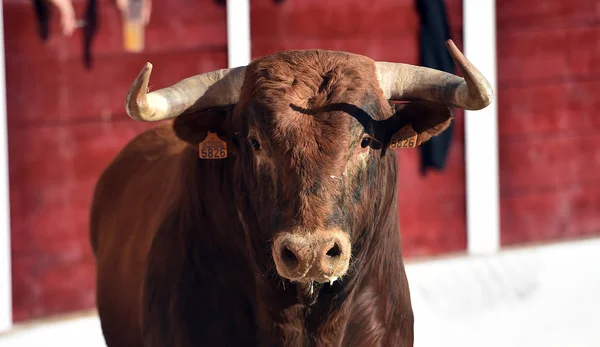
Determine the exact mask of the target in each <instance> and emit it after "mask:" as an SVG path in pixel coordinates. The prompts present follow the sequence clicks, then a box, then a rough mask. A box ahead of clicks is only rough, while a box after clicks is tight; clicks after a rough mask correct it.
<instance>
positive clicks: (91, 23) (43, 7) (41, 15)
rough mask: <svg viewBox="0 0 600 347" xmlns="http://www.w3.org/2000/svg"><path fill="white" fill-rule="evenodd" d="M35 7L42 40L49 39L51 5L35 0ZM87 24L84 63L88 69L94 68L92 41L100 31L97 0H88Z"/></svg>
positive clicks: (86, 10) (85, 17) (84, 29)
mask: <svg viewBox="0 0 600 347" xmlns="http://www.w3.org/2000/svg"><path fill="white" fill-rule="evenodd" d="M33 9H34V14H35V19H36V22H37V27H38V34H39V35H40V38H41V39H42V41H47V40H48V37H49V36H50V28H49V22H50V17H51V10H50V5H49V3H48V2H47V1H45V0H33ZM84 20H85V26H84V27H83V29H82V30H83V45H82V46H83V47H82V48H83V54H82V60H83V65H84V66H85V68H86V69H88V70H90V69H91V68H92V62H93V59H92V43H93V41H94V38H95V37H96V34H97V33H98V22H99V21H98V4H97V1H96V0H87V6H86V9H85V16H84Z"/></svg>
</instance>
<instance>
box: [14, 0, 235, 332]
mask: <svg viewBox="0 0 600 347" xmlns="http://www.w3.org/2000/svg"><path fill="white" fill-rule="evenodd" d="M99 3H100V9H101V13H100V18H101V23H100V29H99V34H98V37H97V39H96V41H95V44H94V52H93V53H94V57H95V64H94V68H93V70H92V71H86V70H85V69H84V67H83V65H82V63H81V60H80V59H81V58H80V57H81V37H80V36H79V35H80V32H77V33H76V34H75V35H74V36H73V37H71V38H64V37H62V36H60V35H59V34H58V17H57V16H56V15H54V16H53V22H52V28H53V35H52V37H51V39H50V40H49V41H48V42H47V43H42V42H41V40H40V39H39V38H38V36H37V34H36V27H35V22H34V14H33V8H32V3H31V2H30V1H23V0H7V1H4V2H3V11H4V23H5V33H6V34H5V41H6V48H5V49H6V78H7V110H8V125H9V157H10V158H9V159H10V163H9V164H10V165H9V169H10V183H11V186H10V201H11V232H12V234H11V236H12V240H11V241H12V257H13V258H12V269H13V311H14V318H15V320H16V321H23V320H28V319H32V318H39V317H44V316H47V315H53V314H58V313H65V312H70V311H74V310H80V309H85V308H90V307H93V305H94V304H95V300H94V299H95V298H94V284H95V283H94V262H93V257H92V254H91V249H90V246H89V240H88V215H89V207H90V203H91V195H92V190H93V187H94V185H95V183H96V181H97V179H98V176H99V175H100V173H101V172H102V170H103V169H104V168H105V167H106V165H107V164H108V163H109V161H110V160H111V159H112V158H113V157H114V155H115V154H116V153H117V152H118V151H119V150H120V149H121V148H122V147H123V146H124V145H125V143H126V142H127V141H129V140H130V139H131V138H133V137H134V136H135V135H136V134H138V133H139V132H141V131H142V130H143V129H144V128H147V127H149V126H151V124H145V123H140V122H135V121H133V120H130V119H129V118H128V117H127V115H126V114H125V113H124V107H123V103H124V98H125V93H126V91H127V88H128V87H129V85H130V83H131V81H132V80H133V78H135V76H136V75H137V73H138V72H139V71H140V69H141V68H142V66H143V64H144V63H145V62H146V61H150V62H152V63H153V64H154V71H153V76H152V80H151V87H152V88H160V87H163V86H166V85H168V84H171V83H173V82H175V81H177V80H179V79H181V78H183V77H187V76H190V75H193V74H196V73H200V72H205V71H209V70H214V69H218V68H222V67H225V66H226V64H227V56H226V52H227V49H226V31H225V9H224V8H223V7H219V6H217V5H215V4H214V2H212V1H206V2H190V1H187V0H173V1H171V0H169V1H168V2H155V3H154V4H153V7H154V9H153V14H152V20H151V23H150V25H149V26H148V27H147V30H146V48H147V49H146V51H145V52H144V53H140V54H127V53H125V52H123V48H122V41H121V40H122V37H121V35H122V34H121V24H120V19H119V14H118V13H117V12H116V10H115V9H114V8H112V7H111V6H112V5H110V1H108V0H102V1H100V2H99ZM83 4H84V1H82V0H77V1H76V3H75V5H76V6H75V7H76V12H77V14H78V15H79V17H81V15H82V13H83V12H82V9H83ZM54 14H56V13H54Z"/></svg>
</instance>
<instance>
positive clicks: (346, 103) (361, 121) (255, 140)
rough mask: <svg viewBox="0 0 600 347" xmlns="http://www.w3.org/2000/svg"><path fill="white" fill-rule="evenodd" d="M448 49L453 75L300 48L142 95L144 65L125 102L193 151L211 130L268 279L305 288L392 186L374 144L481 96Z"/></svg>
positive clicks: (431, 127) (422, 131) (477, 104)
mask: <svg viewBox="0 0 600 347" xmlns="http://www.w3.org/2000/svg"><path fill="white" fill-rule="evenodd" d="M448 47H449V50H450V53H451V55H452V56H453V58H454V60H455V62H456V63H457V65H458V66H459V67H460V69H461V71H462V74H463V76H464V79H463V78H460V77H458V76H455V75H452V74H448V73H445V72H441V71H437V70H432V69H428V68H423V67H418V66H412V65H406V64H399V63H385V62H375V61H373V60H371V59H369V58H367V57H364V56H359V55H354V54H349V53H342V52H327V51H300V52H284V53H280V54H276V55H272V56H269V57H265V58H262V59H259V60H256V61H254V62H252V63H251V64H249V65H248V66H245V67H238V68H234V69H223V70H218V71H213V72H208V73H204V74H201V75H197V76H193V77H190V78H188V79H184V80H182V81H180V82H178V83H177V84H175V85H173V86H171V87H168V88H164V89H161V90H157V91H154V92H152V93H147V89H148V81H149V77H150V71H151V69H152V66H151V65H150V64H147V65H146V66H145V67H144V68H143V70H142V71H141V73H140V74H139V75H138V77H137V79H136V80H135V81H134V83H133V85H132V86H131V88H130V90H129V94H128V96H127V101H126V109H127V112H128V114H129V115H130V117H132V118H134V119H137V120H143V121H159V120H164V119H170V118H176V120H175V122H174V129H175V132H176V133H177V135H178V136H179V137H180V138H181V139H182V140H184V141H186V142H188V143H190V144H191V145H192V146H193V147H194V148H198V144H199V143H200V142H201V141H202V140H203V139H204V138H205V137H206V136H207V132H208V131H211V132H216V133H217V134H218V136H219V137H220V138H221V139H222V140H224V141H225V142H226V143H227V144H228V146H227V148H228V152H229V153H228V154H229V156H228V157H229V159H227V160H233V161H234V162H233V163H232V165H233V167H234V171H233V172H234V179H235V180H237V183H238V187H240V188H239V189H240V190H241V192H242V193H243V194H241V195H242V196H241V197H240V202H239V203H238V205H239V209H240V210H244V211H245V212H244V211H242V213H241V216H242V217H241V218H242V219H244V218H245V217H244V215H245V216H246V218H250V217H249V216H251V218H253V219H254V220H255V221H256V225H257V229H258V230H252V231H251V233H253V236H252V237H255V238H257V239H259V240H258V241H257V240H251V242H252V243H253V244H254V249H255V250H258V251H260V250H261V248H262V249H264V245H265V244H268V245H269V246H270V249H269V253H270V254H271V255H272V259H273V260H274V264H275V267H276V269H277V273H278V274H279V276H281V277H283V278H286V279H289V280H291V281H293V282H296V283H300V284H305V286H304V287H305V289H306V290H308V291H310V290H312V283H313V282H317V283H324V282H333V281H335V280H336V279H338V278H340V277H342V276H344V275H345V274H346V273H347V271H348V268H349V264H350V259H351V256H352V253H353V248H356V247H354V246H355V245H353V243H356V242H357V239H359V238H361V233H362V232H363V230H364V229H365V228H367V227H368V225H365V223H368V222H366V221H367V220H368V219H369V218H367V217H366V216H371V217H370V218H371V219H372V218H373V215H374V214H375V210H376V209H377V208H380V207H381V203H382V202H381V201H380V200H379V196H380V195H381V193H380V192H378V190H382V189H394V187H393V185H394V184H395V176H394V177H392V178H390V176H391V175H392V174H395V170H394V168H395V167H393V168H390V165H389V162H390V161H393V157H390V156H386V151H389V148H394V147H397V146H398V144H401V143H405V144H407V145H408V146H409V147H412V146H416V145H419V144H420V143H422V142H424V141H427V140H428V139H429V138H431V136H435V135H437V134H438V133H440V132H441V131H443V130H444V129H446V127H447V126H448V125H449V123H450V121H451V119H452V112H451V110H450V107H458V108H462V109H469V110H477V109H481V108H484V107H486V106H487V105H488V104H489V103H490V101H491V99H492V90H491V87H490V86H489V84H488V82H487V81H486V79H485V78H484V77H483V76H482V75H481V73H480V72H479V71H478V70H477V69H476V68H475V67H474V66H473V65H472V64H471V63H470V62H469V61H468V60H467V59H466V58H465V57H464V56H463V55H462V53H461V52H460V51H459V50H458V49H457V48H456V46H454V44H453V43H452V41H449V42H448ZM391 101H408V102H407V103H402V104H395V103H392V102H391ZM386 162H387V163H388V164H387V166H386V165H385V163H386ZM390 179H393V180H394V181H391V182H390V181H389V180H390ZM386 180H387V181H386ZM390 185H392V187H391V188H390ZM387 202H388V203H389V202H390V201H387ZM384 203H385V202H384ZM378 206H379V207H378Z"/></svg>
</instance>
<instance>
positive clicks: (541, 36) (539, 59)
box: [497, 22, 600, 87]
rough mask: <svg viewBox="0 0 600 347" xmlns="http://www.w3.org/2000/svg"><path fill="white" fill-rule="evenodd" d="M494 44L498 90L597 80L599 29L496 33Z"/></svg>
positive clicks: (599, 58)
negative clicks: (575, 80) (530, 85)
mask: <svg viewBox="0 0 600 347" xmlns="http://www.w3.org/2000/svg"><path fill="white" fill-rule="evenodd" d="M599 23H600V22H599ZM497 42H498V48H497V49H498V71H499V72H502V73H499V74H498V77H499V84H500V86H501V87H503V86H511V85H524V84H525V83H534V82H535V83H539V84H544V83H553V82H560V81H572V80H573V79H576V78H577V79H587V80H589V79H592V78H593V79H598V78H600V25H594V26H581V27H572V28H571V27H568V28H565V27H554V28H548V29H544V30H523V31H508V30H499V32H498V40H497Z"/></svg>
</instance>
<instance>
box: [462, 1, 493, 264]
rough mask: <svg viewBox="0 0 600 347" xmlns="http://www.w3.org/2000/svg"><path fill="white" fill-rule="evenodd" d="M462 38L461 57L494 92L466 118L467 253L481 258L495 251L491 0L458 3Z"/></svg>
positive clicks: (467, 114) (466, 115) (466, 113)
mask: <svg viewBox="0 0 600 347" xmlns="http://www.w3.org/2000/svg"><path fill="white" fill-rule="evenodd" d="M463 38H464V50H465V55H466V57H467V58H468V59H469V60H470V61H471V62H473V64H475V66H477V68H478V69H479V70H480V71H481V72H482V73H483V75H484V76H485V77H486V78H487V79H488V81H489V82H490V84H491V85H492V88H493V89H494V92H495V96H494V101H493V102H492V103H491V104H490V105H489V106H488V107H487V108H485V109H483V110H480V111H467V112H465V161H466V163H465V164H466V181H467V182H466V185H467V251H468V252H469V253H470V254H482V253H491V252H495V251H497V250H498V249H499V248H500V200H499V193H498V191H499V188H498V185H499V184H498V181H499V177H498V176H499V173H498V120H497V113H498V112H497V82H496V74H497V72H496V2H495V0H464V1H463Z"/></svg>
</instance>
